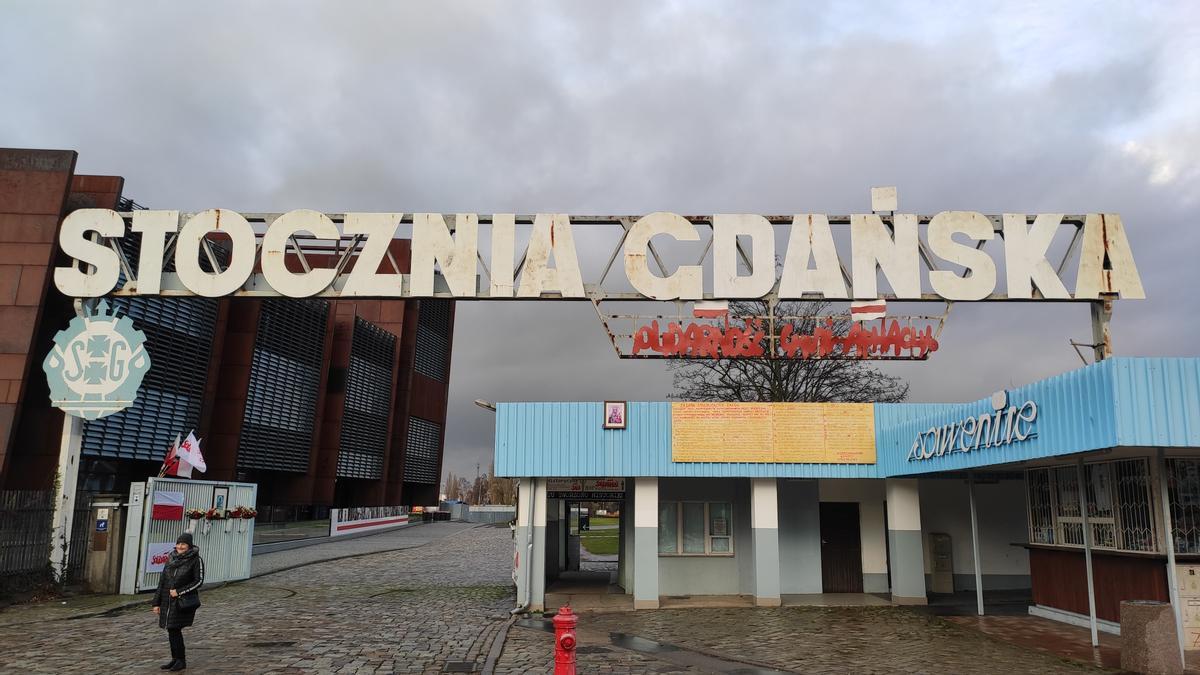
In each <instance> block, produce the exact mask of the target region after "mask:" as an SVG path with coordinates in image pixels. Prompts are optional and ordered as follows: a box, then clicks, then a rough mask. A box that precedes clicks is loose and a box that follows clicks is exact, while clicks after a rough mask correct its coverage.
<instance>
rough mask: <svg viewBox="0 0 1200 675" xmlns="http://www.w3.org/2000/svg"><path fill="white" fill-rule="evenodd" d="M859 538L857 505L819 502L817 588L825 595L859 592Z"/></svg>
mask: <svg viewBox="0 0 1200 675" xmlns="http://www.w3.org/2000/svg"><path fill="white" fill-rule="evenodd" d="M862 581H863V579H862V538H861V537H860V536H859V531H858V502H821V587H822V589H823V590H824V592H826V593H862V592H863V583H862Z"/></svg>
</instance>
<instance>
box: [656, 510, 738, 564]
mask: <svg viewBox="0 0 1200 675" xmlns="http://www.w3.org/2000/svg"><path fill="white" fill-rule="evenodd" d="M658 553H659V555H715V556H728V555H733V508H732V506H731V505H730V504H729V502H659V504H658Z"/></svg>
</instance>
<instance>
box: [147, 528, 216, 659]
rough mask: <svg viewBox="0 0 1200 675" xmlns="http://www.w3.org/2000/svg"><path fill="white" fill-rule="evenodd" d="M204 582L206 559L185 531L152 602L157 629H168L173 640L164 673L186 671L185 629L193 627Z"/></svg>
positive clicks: (176, 542)
mask: <svg viewBox="0 0 1200 675" xmlns="http://www.w3.org/2000/svg"><path fill="white" fill-rule="evenodd" d="M203 583H204V560H203V559H202V558H201V557H200V549H198V548H196V546H195V545H194V544H192V535H191V534H189V533H187V532H184V533H183V534H181V535H179V538H178V539H176V540H175V550H174V551H172V552H171V559H170V560H168V561H167V564H166V567H164V568H163V571H162V575H160V576H159V578H158V590H157V591H155V592H154V602H153V603H151V604H152V605H153V608H154V613H155V614H157V615H158V626H159V627H160V628H166V629H167V637H168V638H169V639H170V641H171V660H170V662H168V663H164V664H163V665H162V669H163V670H183V669H184V668H187V661H186V657H185V654H184V648H183V629H184V628H186V627H187V626H190V625H192V621H194V620H195V618H196V608H197V607H199V606H200V585H201V584H203Z"/></svg>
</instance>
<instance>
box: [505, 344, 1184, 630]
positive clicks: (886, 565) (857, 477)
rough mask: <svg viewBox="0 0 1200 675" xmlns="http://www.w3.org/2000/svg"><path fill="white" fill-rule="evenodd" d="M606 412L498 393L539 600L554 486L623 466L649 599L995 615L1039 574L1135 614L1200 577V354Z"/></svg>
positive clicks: (1089, 601)
mask: <svg viewBox="0 0 1200 675" xmlns="http://www.w3.org/2000/svg"><path fill="white" fill-rule="evenodd" d="M603 416H604V411H603V404H602V403H601V402H593V403H501V404H499V406H498V414H497V420H496V457H495V458H496V472H497V475H501V476H511V477H516V478H518V479H520V495H519V497H520V499H519V504H518V508H517V536H516V540H517V554H518V555H517V574H516V576H517V585H518V601H519V602H527V603H528V605H529V606H530V607H531V608H534V609H538V608H540V607H542V606H544V604H545V593H546V583H547V579H548V578H549V577H550V576H553V575H552V572H555V571H556V570H551V569H550V567H548V565H549V563H548V558H547V556H546V553H547V550H548V547H552V546H554V545H555V544H554V543H552V542H551V541H550V540H548V536H549V537H553V532H554V530H553V527H552V526H553V524H554V520H555V516H554V515H553V514H556V513H557V510H556V508H555V506H554V503H553V500H552V499H550V498H549V495H551V494H555V493H554V492H553V491H548V485H557V484H561V482H562V480H564V479H568V478H569V479H572V480H582V479H586V478H606V479H609V478H612V477H623V479H624V480H623V483H624V486H625V492H624V503H623V511H624V513H627V514H629V515H630V516H631V517H630V518H629V519H628V525H627V526H626V527H623V528H622V530H621V533H620V536H621V547H620V562H619V570H618V573H617V577H616V579H617V585H618V586H619V587H620V589H621V592H622V593H624V594H625V595H627V596H628V599H629V601H630V604H631V605H632V606H633V607H635V608H655V607H660V606H662V605H664V604H666V605H670V604H671V602H672V600H673V599H674V598H678V597H680V596H685V597H689V598H692V599H694V598H696V597H697V596H727V597H726V600H731V599H733V598H740V599H741V601H743V602H745V603H746V604H755V605H761V606H771V605H779V604H792V603H806V602H820V601H821V598H822V595H823V594H832V593H858V594H864V596H870V597H873V598H876V599H880V598H883V599H886V600H887V601H889V602H892V603H896V604H922V603H926V602H928V601H929V597H930V594H931V593H936V592H959V593H962V592H975V593H976V595H977V598H978V600H979V610H980V611H981V612H982V611H983V609H984V607H983V603H982V599H983V597H982V596H983V593H984V592H992V591H1021V590H1024V591H1026V592H1027V593H1028V594H1029V598H1030V601H1029V602H1030V608H1029V611H1030V613H1033V614H1038V615H1041V616H1046V617H1050V618H1054V619H1059V620H1063V621H1068V622H1072V623H1078V624H1082V625H1089V624H1091V623H1092V622H1093V621H1094V622H1095V624H1096V625H1097V627H1098V629H1099V630H1110V631H1116V630H1118V625H1117V622H1118V621H1119V614H1118V612H1119V604H1120V602H1121V601H1122V600H1133V599H1137V600H1168V601H1172V602H1173V603H1175V605H1176V606H1177V607H1178V606H1179V604H1180V603H1181V602H1183V601H1186V598H1187V597H1191V596H1192V595H1196V596H1200V581H1197V580H1200V571H1197V570H1200V567H1193V564H1200V557H1198V554H1200V536H1197V534H1196V533H1197V532H1198V531H1200V529H1198V528H1197V525H1198V523H1200V359H1186V358H1173V359H1151V358H1112V359H1106V360H1104V361H1101V362H1099V363H1096V364H1093V365H1090V366H1087V367H1084V368H1082V369H1079V370H1075V371H1071V372H1067V373H1064V374H1061V375H1058V376H1056V377H1052V378H1049V379H1046V380H1042V381H1040V382H1036V383H1033V384H1030V385H1026V386H1023V387H1018V388H1015V389H1011V390H1008V391H1000V392H997V393H995V394H993V395H991V396H988V397H986V398H982V399H980V400H977V401H974V402H971V403H963V404H921V403H916V404H883V403H877V404H804V403H795V404H741V403H730V404H709V403H704V404H699V403H667V402H640V403H635V402H631V403H629V404H628V410H627V424H626V426H625V428H621V429H605V428H603V425H602V423H601V421H602V418H603ZM564 447H567V448H571V452H563V451H562V448H564ZM1081 486H1082V489H1081ZM548 525H550V526H551V529H550V530H548V529H547V528H548ZM526 550H529V551H531V555H526V553H525V552H526ZM523 561H527V562H528V563H529V565H528V566H526V565H525V562H523ZM1089 570H1090V571H1089ZM1176 590H1178V591H1180V592H1179V593H1176V592H1175V591H1176ZM1181 598H1182V600H1181ZM1198 599H1200V597H1198ZM1181 619H1183V620H1182V621H1181V624H1184V623H1186V625H1185V628H1186V629H1188V630H1189V631H1192V630H1194V631H1196V632H1195V633H1189V634H1192V635H1194V634H1200V626H1194V627H1193V626H1192V623H1193V622H1192V620H1191V618H1190V616H1183V617H1181Z"/></svg>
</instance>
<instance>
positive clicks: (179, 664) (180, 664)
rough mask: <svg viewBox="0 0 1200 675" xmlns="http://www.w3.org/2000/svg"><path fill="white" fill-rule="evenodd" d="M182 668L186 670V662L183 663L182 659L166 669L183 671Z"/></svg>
mask: <svg viewBox="0 0 1200 675" xmlns="http://www.w3.org/2000/svg"><path fill="white" fill-rule="evenodd" d="M184 668H187V661H184V660H183V659H179V660H178V661H176V662H175V665H173V666H171V667H170V668H168V670H183V669H184Z"/></svg>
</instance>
